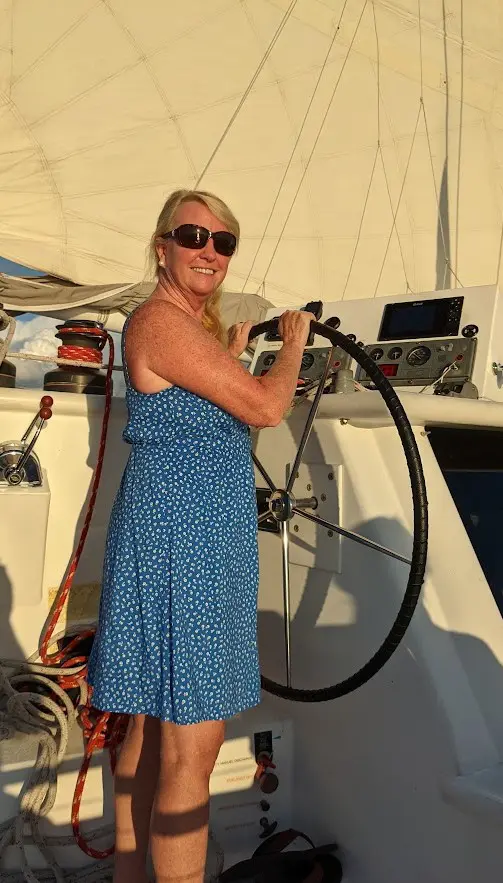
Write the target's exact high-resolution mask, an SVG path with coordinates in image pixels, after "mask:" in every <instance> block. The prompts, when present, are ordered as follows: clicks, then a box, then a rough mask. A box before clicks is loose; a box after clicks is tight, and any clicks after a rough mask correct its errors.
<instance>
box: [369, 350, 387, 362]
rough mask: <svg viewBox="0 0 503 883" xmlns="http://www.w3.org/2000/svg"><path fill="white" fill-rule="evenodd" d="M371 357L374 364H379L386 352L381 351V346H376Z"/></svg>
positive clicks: (371, 352)
mask: <svg viewBox="0 0 503 883" xmlns="http://www.w3.org/2000/svg"><path fill="white" fill-rule="evenodd" d="M369 356H370V358H371V359H373V360H374V362H378V361H379V359H382V357H383V356H384V350H383V349H381V347H380V346H376V347H375V349H373V350H371V351H370V353H369Z"/></svg>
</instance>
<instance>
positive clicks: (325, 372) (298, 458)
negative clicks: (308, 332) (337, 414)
mask: <svg viewBox="0 0 503 883" xmlns="http://www.w3.org/2000/svg"><path fill="white" fill-rule="evenodd" d="M332 353H333V347H331V348H330V352H329V353H328V356H327V364H326V365H325V368H324V370H323V376H322V378H321V380H320V383H319V386H318V389H317V390H316V395H315V397H314V401H313V404H312V405H311V410H310V411H309V414H308V417H307V420H306V425H305V426H304V432H303V433H302V438H301V440H300V444H299V449H298V451H297V454H296V456H295V461H294V464H293V466H292V471H291V472H290V475H289V477H288V484H287V486H286V490H287V493H290V491H291V490H292V487H293V483H294V481H295V477H296V475H297V469H298V468H299V465H300V461H301V460H302V456H303V454H304V449H305V447H306V445H307V442H308V440H309V436H310V434H311V428H312V425H313V423H314V418H315V417H316V414H317V412H318V405H319V404H320V399H321V397H322V395H323V390H324V389H325V382H326V379H327V377H328V372H329V371H330V362H331V360H332Z"/></svg>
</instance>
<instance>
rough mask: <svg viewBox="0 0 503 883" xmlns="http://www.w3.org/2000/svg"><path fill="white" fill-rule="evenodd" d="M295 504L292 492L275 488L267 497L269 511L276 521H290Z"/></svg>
mask: <svg viewBox="0 0 503 883" xmlns="http://www.w3.org/2000/svg"><path fill="white" fill-rule="evenodd" d="M295 504H296V501H295V497H294V496H293V494H290V493H288V491H285V490H276V491H274V492H273V493H272V494H271V496H270V497H269V512H270V513H271V515H272V516H273V517H274V518H275V519H276V521H290V520H291V519H292V517H293V509H294V506H295Z"/></svg>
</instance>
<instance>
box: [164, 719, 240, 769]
mask: <svg viewBox="0 0 503 883" xmlns="http://www.w3.org/2000/svg"><path fill="white" fill-rule="evenodd" d="M161 731H162V732H161V774H162V773H163V772H164V773H167V774H173V772H175V771H176V772H177V773H178V774H181V775H183V774H184V773H185V772H186V773H188V774H190V775H192V776H194V775H196V776H198V777H199V776H200V777H202V778H208V779H209V777H210V775H211V773H212V772H213V768H214V766H215V763H216V760H217V757H218V754H219V751H220V748H221V747H222V744H223V741H224V737H225V724H224V722H223V721H204V722H202V723H200V724H190V725H188V726H177V725H175V724H162V725H161Z"/></svg>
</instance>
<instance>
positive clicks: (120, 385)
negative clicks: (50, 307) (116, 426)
mask: <svg viewBox="0 0 503 883" xmlns="http://www.w3.org/2000/svg"><path fill="white" fill-rule="evenodd" d="M0 272H2V273H10V274H12V275H14V276H41V275H43V274H42V273H40V272H37V270H30V269H29V268H28V267H23V266H21V265H20V264H15V263H14V262H13V261H8V260H7V259H6V258H2V257H0ZM57 322H58V320H56V319H51V318H49V317H48V316H44V315H36V314H34V313H26V314H25V315H24V316H18V317H17V320H16V331H15V333H14V338H13V340H12V351H16V350H18V351H21V352H29V353H39V354H41V355H45V356H49V355H52V354H54V353H55V352H56V347H57V345H58V341H57V340H56V338H55V336H54V333H55V327H56V325H57ZM113 336H114V339H115V344H116V361H117V362H120V345H119V343H120V335H116V334H114V335H113ZM53 367H54V366H53V365H48V363H47V362H35V361H32V360H21V359H19V360H16V370H17V385H18V386H21V387H25V388H32V389H33V388H35V389H42V387H43V383H44V374H45V373H46V372H47V371H48V370H51V369H52V368H53ZM114 395H116V396H123V395H124V380H123V377H122V374H118V373H117V372H116V373H115V374H114Z"/></svg>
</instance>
